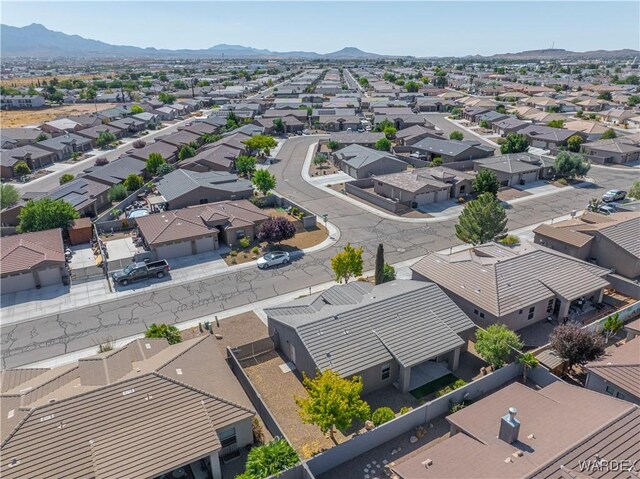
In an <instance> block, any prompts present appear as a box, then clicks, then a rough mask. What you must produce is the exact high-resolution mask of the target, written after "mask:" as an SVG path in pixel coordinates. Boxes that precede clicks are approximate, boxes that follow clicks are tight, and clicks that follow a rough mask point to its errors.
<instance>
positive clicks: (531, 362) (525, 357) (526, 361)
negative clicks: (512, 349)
mask: <svg viewBox="0 0 640 479" xmlns="http://www.w3.org/2000/svg"><path fill="white" fill-rule="evenodd" d="M516 361H517V362H518V363H519V364H522V366H523V367H522V383H523V384H526V383H527V373H528V372H529V369H535V368H537V367H538V364H539V361H538V358H536V357H535V356H534V355H533V353H523V354H521V355H520V356H518V357H517V359H516Z"/></svg>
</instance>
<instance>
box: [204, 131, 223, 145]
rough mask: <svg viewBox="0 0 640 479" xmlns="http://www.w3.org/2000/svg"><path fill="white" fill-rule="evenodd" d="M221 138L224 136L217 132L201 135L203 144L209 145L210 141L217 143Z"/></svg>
mask: <svg viewBox="0 0 640 479" xmlns="http://www.w3.org/2000/svg"><path fill="white" fill-rule="evenodd" d="M220 138H222V136H220V135H218V134H217V133H205V134H204V135H202V136H201V137H200V141H201V142H202V144H203V145H208V144H209V143H215V142H216V141H219V140H220Z"/></svg>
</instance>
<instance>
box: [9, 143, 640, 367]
mask: <svg viewBox="0 0 640 479" xmlns="http://www.w3.org/2000/svg"><path fill="white" fill-rule="evenodd" d="M315 141H317V138H314V137H296V138H292V139H290V140H288V141H287V142H286V143H285V144H284V146H283V147H282V149H281V150H280V152H279V153H278V155H277V157H276V159H277V161H275V162H274V164H273V165H272V166H271V171H272V172H273V173H274V174H275V175H276V177H277V187H276V189H277V191H278V192H279V193H281V194H284V195H286V196H287V197H289V198H291V199H293V200H294V201H296V202H298V203H300V204H301V205H302V206H304V207H306V208H308V209H310V210H311V211H313V212H314V213H316V214H317V215H319V216H321V215H323V214H327V215H328V217H329V221H331V222H332V223H333V224H335V225H336V226H337V227H338V228H339V229H340V230H341V236H340V241H339V242H338V244H337V245H335V246H334V247H332V248H329V249H327V250H323V251H318V252H314V253H311V254H308V255H305V256H303V257H302V258H300V259H298V260H296V261H294V262H292V264H290V265H288V266H286V267H282V268H276V269H273V270H267V271H262V270H258V269H257V268H256V269H255V270H245V271H239V272H232V273H225V274H221V275H216V276H214V277H211V278H207V279H203V280H197V281H194V282H192V283H187V284H181V285H173V286H172V285H168V286H167V287H166V288H163V289H158V290H155V291H153V292H147V293H145V292H141V293H140V294H138V295H135V296H129V297H127V298H123V299H118V300H112V301H107V302H104V303H101V304H97V305H94V306H88V307H85V308H81V309H77V310H74V311H69V312H64V313H61V314H52V315H50V316H45V317H40V318H34V319H31V320H29V321H25V322H22V323H18V324H12V325H9V326H6V327H2V328H0V335H1V340H0V347H1V349H2V353H1V354H2V367H3V368H8V367H17V366H20V365H24V364H29V363H33V362H36V361H41V360H44V359H48V358H51V357H54V356H58V355H61V354H66V353H69V352H73V351H78V350H81V349H85V348H89V347H92V346H94V345H97V344H99V343H101V342H104V341H105V340H109V339H119V338H125V337H128V336H132V335H135V334H140V333H142V332H143V331H144V330H145V329H146V327H147V326H148V325H149V324H151V323H153V322H156V323H158V322H165V323H181V322H183V321H189V320H193V319H196V318H199V317H202V316H205V315H210V314H215V313H216V312H220V311H224V310H227V309H231V308H234V307H238V306H241V305H245V304H248V303H254V302H256V301H260V300H264V299H268V298H272V297H274V296H276V295H279V294H284V293H289V292H292V291H298V290H300V289H303V288H307V287H309V286H313V285H317V284H321V283H324V282H327V281H330V280H331V278H332V272H331V266H330V258H331V257H332V256H333V255H334V254H335V252H336V249H338V248H340V247H342V246H344V244H346V243H347V241H348V242H351V243H352V244H353V245H355V246H362V247H363V249H364V259H365V270H368V269H371V268H372V267H373V263H374V258H375V252H376V248H377V246H378V244H379V243H383V244H384V246H385V259H386V261H387V262H389V263H396V262H400V261H405V260H410V259H413V258H418V257H420V256H423V255H425V254H427V253H428V252H430V251H437V250H441V249H444V248H447V247H450V246H454V245H457V244H459V243H460V242H459V241H458V240H457V239H456V237H455V234H454V228H453V225H454V224H455V221H453V220H450V221H444V222H438V223H426V224H420V223H402V222H397V221H393V220H388V219H383V218H381V217H379V216H377V215H375V214H373V213H369V212H366V211H364V210H362V209H360V208H358V207H357V206H355V205H353V204H351V203H349V202H346V201H343V200H341V199H340V198H337V197H334V196H332V195H330V194H328V193H326V192H324V191H322V190H320V189H317V188H315V187H313V186H311V185H309V184H308V183H306V182H305V181H304V180H303V179H302V177H301V174H300V172H301V168H302V165H303V162H304V159H305V156H306V154H307V151H308V148H309V146H310V145H311V144H313V143H314V142H315ZM590 176H592V177H594V178H595V179H596V181H597V184H595V185H593V186H592V187H590V188H581V189H574V188H565V189H566V191H561V192H560V193H558V194H554V195H549V196H544V197H540V198H536V199H532V200H529V201H525V202H521V203H519V204H516V205H514V206H513V207H512V208H510V209H509V210H508V213H507V214H508V218H509V225H508V226H509V228H510V229H516V228H520V227H523V226H528V225H531V224H535V223H539V222H542V221H545V220H548V219H551V218H554V217H558V216H561V215H565V214H567V213H569V212H570V211H571V210H572V209H582V208H584V206H585V205H586V204H587V202H588V200H589V199H590V198H592V197H594V196H600V195H602V193H603V192H604V191H605V190H606V189H609V188H623V189H628V187H629V186H630V184H631V182H632V181H633V180H634V179H636V178H637V176H638V175H637V170H632V169H614V168H593V169H592V171H591V172H590Z"/></svg>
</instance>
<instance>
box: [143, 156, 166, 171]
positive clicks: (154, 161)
mask: <svg viewBox="0 0 640 479" xmlns="http://www.w3.org/2000/svg"><path fill="white" fill-rule="evenodd" d="M165 163H166V161H164V158H163V157H162V155H161V154H160V153H151V154H150V155H149V158H147V163H146V166H145V168H146V170H147V172H148V173H149V174H150V175H155V174H157V173H158V168H160V166H162V165H164V164H165Z"/></svg>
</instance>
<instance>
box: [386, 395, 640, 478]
mask: <svg viewBox="0 0 640 479" xmlns="http://www.w3.org/2000/svg"><path fill="white" fill-rule="evenodd" d="M510 407H515V408H516V409H517V410H518V413H517V418H518V419H519V421H520V422H521V425H520V432H519V438H518V442H516V443H514V444H508V443H506V442H504V441H502V440H501V439H499V438H498V437H497V436H498V431H499V428H500V418H501V417H502V416H504V415H505V414H506V413H507V409H508V408H510ZM447 420H448V421H449V422H450V423H451V424H452V425H454V426H455V427H456V428H457V429H458V430H459V431H460V432H459V433H457V434H455V435H454V436H452V437H451V438H449V439H446V440H445V441H442V442H440V443H438V444H437V445H435V446H433V447H431V448H429V449H426V450H423V451H419V452H417V453H416V454H414V455H412V456H410V457H408V458H407V459H406V460H400V461H397V462H398V465H397V466H395V467H394V468H393V470H394V472H396V473H398V474H399V475H400V477H401V478H403V479H423V478H424V479H428V478H438V479H459V478H472V477H473V478H492V479H511V478H515V477H519V478H531V477H554V478H560V477H562V476H561V475H560V474H561V471H560V466H561V465H563V464H564V465H565V466H568V467H569V468H571V469H573V468H575V469H576V470H577V465H578V464H577V462H578V460H588V459H594V458H595V454H600V455H601V457H603V458H604V459H609V460H611V459H631V460H634V459H637V458H638V452H639V451H640V409H639V408H638V406H635V405H633V404H631V403H628V402H625V401H620V400H618V399H614V398H610V397H608V396H604V395H602V394H599V393H595V392H593V391H588V390H585V389H583V388H578V387H575V386H570V385H568V384H566V383H563V382H556V383H553V384H551V385H549V386H547V387H544V388H542V389H540V390H537V391H536V390H533V389H530V388H528V387H526V386H523V385H522V384H519V383H514V384H511V385H509V386H507V387H505V388H503V389H501V390H499V391H497V392H495V393H493V394H491V395H490V396H489V397H487V398H484V399H482V400H481V401H478V402H476V403H474V404H472V405H471V406H468V407H466V408H465V409H463V410H461V411H459V412H457V413H455V414H452V415H451V416H448V417H447ZM518 452H520V453H521V454H522V455H521V456H519V455H518V454H517V453H518ZM427 459H431V461H432V464H431V465H430V466H429V467H425V466H424V465H423V464H422V463H423V462H424V461H425V460H427ZM598 477H600V476H598ZM607 477H608V476H607Z"/></svg>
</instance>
